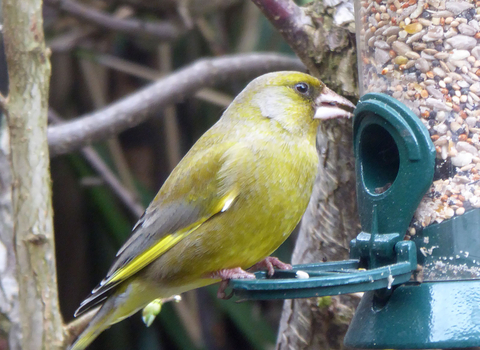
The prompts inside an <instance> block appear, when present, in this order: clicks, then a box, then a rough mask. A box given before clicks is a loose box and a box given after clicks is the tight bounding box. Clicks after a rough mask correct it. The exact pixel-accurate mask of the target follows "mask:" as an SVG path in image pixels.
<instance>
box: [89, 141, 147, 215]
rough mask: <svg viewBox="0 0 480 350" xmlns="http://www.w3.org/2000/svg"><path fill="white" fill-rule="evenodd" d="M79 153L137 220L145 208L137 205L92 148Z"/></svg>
mask: <svg viewBox="0 0 480 350" xmlns="http://www.w3.org/2000/svg"><path fill="white" fill-rule="evenodd" d="M81 153H82V155H83V157H84V158H85V159H86V160H87V162H88V163H89V164H90V166H91V167H92V168H93V169H94V170H95V171H96V172H97V173H98V174H99V175H100V176H101V177H102V179H103V180H104V181H105V183H106V184H107V186H108V187H110V189H111V190H112V191H113V193H115V194H116V195H117V197H118V198H119V199H120V201H121V202H122V203H123V204H124V205H125V206H126V207H127V208H128V209H129V210H130V211H131V212H132V214H133V215H134V216H135V217H137V218H139V217H140V216H141V215H142V213H143V211H144V210H145V208H144V207H143V206H142V205H141V204H140V203H139V201H138V200H137V198H136V196H135V195H134V194H133V193H132V192H131V191H129V190H128V189H127V188H126V187H125V186H124V185H123V184H122V183H121V182H120V181H119V180H118V178H117V177H116V176H115V174H114V173H113V172H112V171H111V170H110V168H109V167H108V166H107V165H106V164H105V162H104V161H103V159H102V158H101V157H100V156H99V155H98V153H97V152H96V151H95V150H94V149H93V148H92V147H84V148H83V149H82V150H81Z"/></svg>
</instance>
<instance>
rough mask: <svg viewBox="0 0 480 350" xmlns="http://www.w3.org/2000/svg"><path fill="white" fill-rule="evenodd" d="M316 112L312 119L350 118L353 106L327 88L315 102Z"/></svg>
mask: <svg viewBox="0 0 480 350" xmlns="http://www.w3.org/2000/svg"><path fill="white" fill-rule="evenodd" d="M315 105H316V111H315V116H314V117H313V118H314V119H322V120H325V119H333V118H350V117H351V116H352V112H353V110H354V109H355V105H354V104H353V103H352V102H350V101H349V100H347V99H346V98H345V97H342V96H340V95H338V94H336V93H335V92H333V91H332V90H330V89H329V88H327V87H324V88H323V91H322V93H321V94H320V95H319V96H318V97H317V99H316V100H315Z"/></svg>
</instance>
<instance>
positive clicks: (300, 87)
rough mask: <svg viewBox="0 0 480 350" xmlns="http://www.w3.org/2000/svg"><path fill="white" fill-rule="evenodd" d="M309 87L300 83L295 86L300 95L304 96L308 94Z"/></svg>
mask: <svg viewBox="0 0 480 350" xmlns="http://www.w3.org/2000/svg"><path fill="white" fill-rule="evenodd" d="M309 88H310V87H309V86H308V84H306V83H298V84H296V85H295V90H297V91H298V92H299V93H301V94H302V95H305V94H307V93H308V90H309Z"/></svg>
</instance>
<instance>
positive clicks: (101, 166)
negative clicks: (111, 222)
mask: <svg viewBox="0 0 480 350" xmlns="http://www.w3.org/2000/svg"><path fill="white" fill-rule="evenodd" d="M48 120H49V121H50V123H52V124H59V123H62V122H63V119H62V118H61V117H60V116H59V115H58V114H57V112H55V111H54V110H53V109H51V108H50V109H49V110H48ZM80 152H81V153H82V155H83V157H84V158H85V160H86V161H87V162H88V163H89V164H90V166H91V167H92V168H93V169H94V170H95V171H96V172H97V173H98V174H99V175H100V177H101V178H102V179H103V181H105V184H106V185H107V186H108V187H110V189H111V190H112V191H113V193H115V195H116V196H117V197H118V198H119V199H120V201H121V202H122V203H123V204H124V205H125V206H126V207H127V208H128V210H130V212H131V213H132V214H133V215H134V216H135V217H140V216H141V215H142V214H143V211H144V210H145V208H144V207H143V206H142V204H140V202H139V201H138V199H137V197H136V196H135V195H134V194H133V193H132V192H131V191H129V190H128V189H127V188H126V187H125V186H124V185H123V184H122V183H121V182H120V180H118V178H117V176H116V175H115V174H114V173H113V171H111V170H110V168H109V167H108V166H107V164H105V162H104V161H103V159H102V158H101V157H100V156H99V155H98V153H97V151H95V149H93V148H92V147H84V148H82V149H81V151H80Z"/></svg>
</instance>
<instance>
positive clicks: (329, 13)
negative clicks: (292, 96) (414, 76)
mask: <svg viewBox="0 0 480 350" xmlns="http://www.w3.org/2000/svg"><path fill="white" fill-rule="evenodd" d="M252 1H253V2H254V3H255V4H257V5H258V6H259V7H260V9H261V10H262V11H263V13H264V14H265V16H266V17H267V18H268V19H269V20H270V21H271V22H272V24H273V25H274V26H275V27H276V28H277V29H278V30H279V32H280V33H281V34H282V35H283V37H284V39H285V40H286V41H287V43H288V44H289V45H290V46H291V47H292V49H293V50H294V51H295V53H296V54H297V56H298V57H299V58H300V59H301V60H302V62H303V63H304V64H305V66H307V67H308V69H309V71H310V73H311V74H312V75H314V76H316V77H317V78H320V79H321V80H322V81H323V82H324V83H326V84H327V86H329V87H330V88H332V89H334V90H336V91H337V92H339V93H340V94H342V95H347V96H351V97H354V98H356V97H357V96H358V87H357V74H356V66H357V65H356V63H357V62H356V55H355V41H354V26H353V19H354V16H353V1H349V0H323V2H322V1H319V0H317V1H313V2H312V3H310V4H309V5H308V6H307V7H298V6H297V5H296V4H295V3H294V2H293V1H292V0H252ZM317 145H318V151H319V157H320V164H319V169H318V176H317V180H316V183H315V186H314V189H313V194H312V198H311V200H310V204H309V207H308V209H307V212H306V213H305V215H304V217H303V220H302V222H301V226H300V232H299V236H298V239H297V242H296V246H295V250H294V253H293V257H292V263H294V264H301V263H311V262H318V261H333V260H343V259H347V258H348V247H349V242H350V240H351V239H352V238H354V237H355V236H356V234H357V233H358V232H359V222H358V218H357V211H356V198H355V173H354V158H353V145H352V125H351V121H350V120H348V121H345V120H344V121H340V122H339V121H327V122H324V123H322V124H321V126H320V128H319V132H318V136H317ZM357 303H358V297H357V296H355V295H353V296H340V297H339V296H335V297H331V298H330V297H325V298H310V299H296V300H287V301H285V304H284V308H283V313H282V319H281V321H280V329H279V335H278V338H277V349H282V350H283V349H296V350H297V349H305V350H306V349H312V350H313V349H343V348H344V345H343V337H344V335H345V333H346V331H347V328H348V324H349V323H350V320H351V318H352V316H353V313H354V310H355V307H356V305H357Z"/></svg>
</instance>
